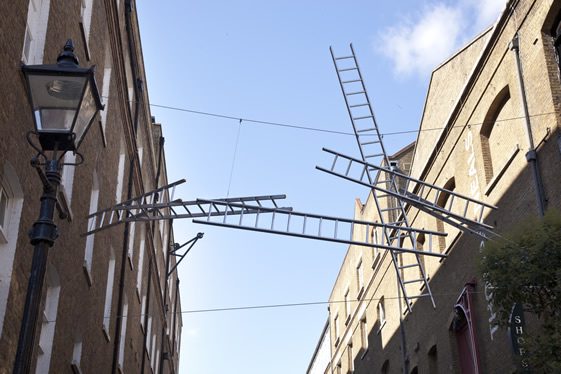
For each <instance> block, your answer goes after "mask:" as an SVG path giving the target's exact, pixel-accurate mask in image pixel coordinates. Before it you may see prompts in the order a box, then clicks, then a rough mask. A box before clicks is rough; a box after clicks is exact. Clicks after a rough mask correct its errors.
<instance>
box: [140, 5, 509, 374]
mask: <svg viewBox="0 0 561 374" xmlns="http://www.w3.org/2000/svg"><path fill="white" fill-rule="evenodd" d="M504 3H505V1H504V0H493V1H491V0H460V1H448V2H446V1H421V2H420V1H413V0H401V1H392V2H385V1H384V2H373V1H363V0H353V1H346V2H342V1H334V0H325V1H317V0H316V1H293V0H286V1H282V2H266V1H250V0H242V1H211V0H206V1H202V0H196V1H194V0H188V1H161V2H155V1H143V2H138V4H137V8H138V9H137V10H138V13H139V19H140V29H141V36H142V47H143V53H144V60H145V65H146V72H147V83H148V92H149V97H150V101H151V102H152V103H153V104H157V105H165V106H171V107H178V108H185V109H189V110H195V111H202V112H209V113H216V114H222V115H227V116H232V117H235V118H242V119H253V120H261V121H268V122H277V123H283V124H289V125H298V126H306V127H314V128H321V129H326V130H332V131H341V132H350V131H352V128H351V124H350V121H349V119H348V115H347V112H346V108H345V104H344V101H343V97H342V95H341V92H340V88H339V84H338V82H337V77H336V74H335V71H334V68H333V64H332V61H331V57H330V55H329V46H330V45H331V46H333V48H334V49H335V52H336V54H337V55H345V54H346V53H347V51H348V44H349V43H350V42H352V43H353V45H354V47H355V51H356V54H357V56H358V60H359V64H360V67H361V70H362V73H363V76H364V80H365V82H366V85H367V89H368V92H369V96H370V99H371V100H372V102H373V107H374V111H375V113H376V117H377V120H378V124H379V127H380V131H381V132H382V133H385V134H388V133H393V132H399V131H408V130H417V129H418V128H419V123H420V118H421V114H422V109H423V104H424V98H425V95H426V90H427V87H428V82H429V79H430V72H431V71H432V69H433V68H434V67H436V66H438V64H440V63H441V62H442V61H444V60H445V59H446V58H447V57H448V56H450V55H451V54H452V53H454V51H455V50H457V49H458V48H459V47H460V46H461V45H462V44H464V43H465V42H466V41H469V40H470V39H472V38H473V37H474V36H475V35H477V34H478V33H479V32H481V31H482V30H483V29H484V28H485V27H488V26H489V25H491V24H492V23H493V22H494V21H495V20H496V18H497V17H498V15H499V12H500V10H501V9H502V8H503V6H504ZM152 114H153V115H154V116H156V119H157V121H158V122H161V123H162V125H163V129H164V136H165V138H166V143H165V149H166V158H167V166H168V175H169V180H170V181H174V180H177V179H180V178H186V179H187V183H186V184H185V185H184V187H183V188H182V189H181V190H179V191H178V192H177V193H176V197H181V198H183V199H186V200H187V199H193V198H197V197H200V198H219V197H225V196H227V195H229V196H247V195H268V194H286V195H287V200H286V204H284V205H287V206H292V207H294V209H295V210H298V211H305V212H314V213H319V214H324V215H329V216H340V217H349V218H350V217H352V216H353V208H354V199H355V198H357V197H358V198H361V199H365V198H366V196H367V194H368V191H367V190H365V189H364V188H363V187H361V186H358V185H356V186H355V185H353V184H351V183H350V182H347V181H344V180H339V179H337V178H336V177H333V176H330V175H327V174H324V173H322V172H320V171H317V170H315V166H316V165H322V166H327V165H328V161H329V157H326V155H324V154H322V152H321V148H322V147H326V148H330V149H334V150H337V151H340V152H342V153H346V154H349V155H354V156H358V155H359V153H358V148H357V146H356V141H355V139H354V137H353V136H348V135H340V134H332V133H324V132H317V131H307V130H300V129H293V128H286V127H279V126H270V125H264V124H256V123H251V122H248V121H242V122H241V125H240V122H239V120H234V119H225V118H218V117H211V116H204V115H198V114H193V113H188V112H181V111H174V110H169V109H164V108H160V107H156V106H153V107H152ZM415 136H416V134H414V133H411V134H408V135H386V136H384V142H385V146H386V150H387V151H388V152H389V153H390V154H391V153H394V152H396V151H397V150H399V149H400V148H401V147H403V146H404V145H407V144H408V143H410V142H411V141H413V140H415ZM236 144H237V147H236ZM174 227H175V232H176V238H177V240H178V241H180V242H183V241H186V240H188V239H190V238H192V237H193V236H195V235H196V233H197V232H199V231H202V232H204V233H205V237H204V239H202V240H201V241H199V242H198V243H197V245H196V246H195V247H194V248H193V250H192V251H191V252H190V253H189V255H188V258H186V259H185V260H184V262H183V263H182V264H181V265H180V268H179V274H180V279H181V297H182V310H183V311H184V313H183V337H182V346H181V348H182V350H181V360H180V372H181V373H195V374H199V373H200V374H214V373H216V374H218V373H246V374H251V373H268V374H271V373H283V374H286V373H302V372H305V370H306V368H307V366H308V363H309V360H310V358H311V355H312V353H313V350H314V348H315V345H316V343H317V340H318V338H319V335H320V333H321V330H322V327H323V325H324V323H325V320H326V318H327V306H326V305H316V306H301V307H284V308H269V309H254V310H238V311H222V312H200V313H190V311H196V310H201V309H213V308H227V307H243V306H256V305H270V304H285V303H306V302H316V301H326V300H328V297H329V294H330V292H331V288H332V285H333V282H334V281H335V278H336V277H337V273H338V270H339V266H340V264H341V261H342V259H343V257H344V255H345V252H346V250H347V248H346V246H345V245H343V244H333V243H328V242H320V241H313V240H306V239H299V238H291V237H284V236H278V235H270V234H263V233H255V232H249V231H240V230H233V229H226V228H220V227H211V226H204V225H195V224H193V223H191V222H190V221H188V220H184V221H177V222H175V224H174Z"/></svg>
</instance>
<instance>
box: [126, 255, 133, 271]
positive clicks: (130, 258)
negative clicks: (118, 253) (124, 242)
mask: <svg viewBox="0 0 561 374" xmlns="http://www.w3.org/2000/svg"><path fill="white" fill-rule="evenodd" d="M127 259H128V260H129V266H130V268H131V270H133V271H134V265H133V264H132V256H131V253H130V252H129V253H127Z"/></svg>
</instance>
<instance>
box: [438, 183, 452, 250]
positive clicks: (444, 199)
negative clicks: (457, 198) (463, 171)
mask: <svg viewBox="0 0 561 374" xmlns="http://www.w3.org/2000/svg"><path fill="white" fill-rule="evenodd" d="M444 189H445V190H448V191H454V190H455V189H456V179H455V178H454V177H452V178H450V179H449V180H448V182H446V184H445V185H444ZM448 201H450V204H449V203H448ZM452 202H453V201H452V200H450V194H449V193H448V192H442V191H439V195H438V199H436V205H438V206H439V207H441V208H443V209H446V210H448V211H451V210H452V204H451V203H452ZM436 231H438V232H441V233H444V232H445V231H444V222H443V221H442V220H441V219H440V218H436ZM438 249H439V251H440V253H444V252H445V251H446V237H445V236H439V237H438Z"/></svg>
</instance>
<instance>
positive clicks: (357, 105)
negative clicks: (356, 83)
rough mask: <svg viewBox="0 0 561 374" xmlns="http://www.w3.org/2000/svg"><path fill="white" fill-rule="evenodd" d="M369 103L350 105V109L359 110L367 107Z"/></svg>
mask: <svg viewBox="0 0 561 374" xmlns="http://www.w3.org/2000/svg"><path fill="white" fill-rule="evenodd" d="M367 105H368V103H364V104H353V105H349V108H358V107H360V106H367Z"/></svg>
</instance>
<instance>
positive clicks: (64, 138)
mask: <svg viewBox="0 0 561 374" xmlns="http://www.w3.org/2000/svg"><path fill="white" fill-rule="evenodd" d="M22 72H23V75H24V77H25V82H26V86H27V92H28V96H29V102H30V105H31V108H32V113H33V120H34V124H35V131H31V132H29V133H28V135H27V140H28V142H29V144H30V145H31V146H32V147H33V148H34V149H35V150H36V151H37V154H36V155H35V156H34V157H33V158H32V160H31V165H32V166H33V167H34V168H35V169H36V170H37V172H38V174H39V177H40V178H41V182H42V183H43V195H42V196H41V207H40V211H39V218H38V219H37V221H35V223H34V224H33V227H32V228H31V230H30V231H29V238H30V242H31V244H32V245H33V246H34V250H33V260H32V264H31V274H30V276H29V283H28V286H27V295H26V299H25V307H24V311H23V317H22V321H21V329H20V335H19V341H18V347H17V352H16V360H15V363H14V371H13V372H14V373H17V374H23V373H29V372H30V370H31V358H32V356H33V349H34V347H35V345H36V343H35V335H36V334H35V332H36V327H37V321H38V316H39V307H40V304H41V294H42V288H43V280H44V278H45V272H46V266H47V256H48V250H49V248H50V247H52V246H53V244H54V242H55V240H56V238H57V237H58V230H57V227H56V225H55V223H54V221H53V218H54V211H55V208H58V209H59V210H60V207H59V205H58V202H57V192H58V188H59V186H60V180H61V168H62V166H63V163H62V162H61V160H62V157H63V156H64V154H65V153H66V152H67V151H72V152H75V153H76V154H77V155H79V156H80V160H79V162H78V163H77V164H80V163H81V162H82V161H83V157H82V155H80V154H79V153H77V150H78V147H79V146H80V143H81V142H82V140H83V138H84V136H85V135H86V133H87V131H88V129H89V127H90V125H91V124H92V122H93V120H94V118H95V116H96V114H97V113H98V111H99V110H101V109H102V108H103V105H102V104H101V99H100V97H99V92H98V90H97V86H96V83H95V78H94V67H93V66H92V67H91V68H80V67H79V66H78V59H77V58H76V56H75V55H74V46H73V44H72V40H68V41H67V42H66V45H65V46H64V50H63V51H62V52H61V54H60V55H59V56H58V59H57V63H56V64H54V65H23V66H22ZM33 135H34V136H36V137H37V138H38V140H39V146H38V145H36V144H34V142H33V141H32V136H33ZM77 164H73V165H77ZM42 167H43V168H44V170H43V168H42Z"/></svg>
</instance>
